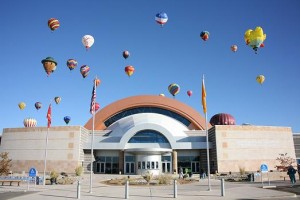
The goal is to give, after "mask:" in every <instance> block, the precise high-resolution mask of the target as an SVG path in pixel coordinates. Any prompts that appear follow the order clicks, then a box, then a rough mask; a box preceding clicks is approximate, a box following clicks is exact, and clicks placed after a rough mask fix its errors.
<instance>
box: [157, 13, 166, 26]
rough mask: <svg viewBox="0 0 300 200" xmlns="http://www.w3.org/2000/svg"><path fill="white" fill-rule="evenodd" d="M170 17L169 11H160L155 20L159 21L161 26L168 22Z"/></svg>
mask: <svg viewBox="0 0 300 200" xmlns="http://www.w3.org/2000/svg"><path fill="white" fill-rule="evenodd" d="M168 19H169V18H168V15H167V13H164V12H160V13H157V14H156V15H155V21H156V22H157V23H159V24H160V26H161V27H163V25H165V24H166V23H167V21H168Z"/></svg>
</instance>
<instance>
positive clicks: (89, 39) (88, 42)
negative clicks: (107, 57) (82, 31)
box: [82, 35, 95, 50]
mask: <svg viewBox="0 0 300 200" xmlns="http://www.w3.org/2000/svg"><path fill="white" fill-rule="evenodd" d="M94 42H95V40H94V37H93V36H91V35H85V36H83V37H82V44H83V46H85V48H86V50H88V49H89V48H90V47H91V46H93V44H94Z"/></svg>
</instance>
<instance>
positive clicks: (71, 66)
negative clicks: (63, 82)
mask: <svg viewBox="0 0 300 200" xmlns="http://www.w3.org/2000/svg"><path fill="white" fill-rule="evenodd" d="M77 64H78V63H77V61H76V60H75V59H69V60H67V67H68V68H69V69H70V70H73V69H75V67H77Z"/></svg>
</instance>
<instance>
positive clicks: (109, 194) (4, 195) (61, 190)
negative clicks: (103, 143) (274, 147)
mask: <svg viewBox="0 0 300 200" xmlns="http://www.w3.org/2000/svg"><path fill="white" fill-rule="evenodd" d="M115 177H116V176H108V175H93V188H92V193H90V192H89V176H88V175H85V177H84V180H83V182H82V184H81V192H80V199H84V200H96V199H109V200H113V199H125V186H109V185H105V184H102V183H101V181H103V180H107V179H111V178H115ZM275 185H276V186H278V188H280V187H281V188H290V187H289V181H277V182H274V183H272V182H271V186H275ZM292 189H294V190H295V191H299V190H300V184H299V181H298V183H297V185H296V186H295V187H294V188H291V190H287V191H282V190H278V189H264V188H262V185H261V183H251V182H240V183H232V182H225V196H221V182H220V181H219V180H214V179H211V191H208V181H207V179H206V180H200V181H199V182H194V183H191V184H182V185H180V184H178V185H177V198H176V199H191V200H193V199H197V200H202V199H203V200H204V199H205V200H212V199H220V200H227V199H230V200H234V199H236V200H242V199H243V200H251V199H253V200H254V199H272V200H273V199H278V200H279V199H280V200H283V199H298V198H299V199H300V196H297V195H296V194H295V193H291V192H293V190H292ZM299 192H300V191H299ZM128 194H129V195H128V197H129V198H128V199H132V200H146V199H147V200H148V199H149V200H150V199H151V200H154V199H164V200H166V199H174V185H168V186H131V185H130V186H129V193H128ZM4 199H13V200H33V199H38V200H50V199H51V200H53V199H58V200H62V199H77V184H73V185H46V186H43V185H37V186H35V187H34V185H31V186H30V188H29V191H27V184H21V186H20V187H17V186H0V200H4Z"/></svg>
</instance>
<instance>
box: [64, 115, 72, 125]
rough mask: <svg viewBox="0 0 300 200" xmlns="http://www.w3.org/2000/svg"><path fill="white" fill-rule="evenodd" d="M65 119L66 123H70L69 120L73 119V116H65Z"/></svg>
mask: <svg viewBox="0 0 300 200" xmlns="http://www.w3.org/2000/svg"><path fill="white" fill-rule="evenodd" d="M64 121H65V123H66V124H69V122H70V121H71V117H70V116H65V117H64Z"/></svg>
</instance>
